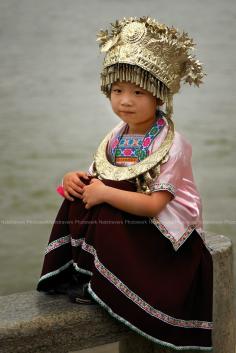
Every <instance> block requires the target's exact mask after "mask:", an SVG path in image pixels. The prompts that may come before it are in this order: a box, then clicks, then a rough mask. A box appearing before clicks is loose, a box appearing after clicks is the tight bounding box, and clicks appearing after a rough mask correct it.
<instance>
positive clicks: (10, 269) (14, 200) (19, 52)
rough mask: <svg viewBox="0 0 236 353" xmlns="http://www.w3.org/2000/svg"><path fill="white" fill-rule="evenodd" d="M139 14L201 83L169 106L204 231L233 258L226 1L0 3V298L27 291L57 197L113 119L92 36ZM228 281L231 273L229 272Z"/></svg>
mask: <svg viewBox="0 0 236 353" xmlns="http://www.w3.org/2000/svg"><path fill="white" fill-rule="evenodd" d="M143 15H149V16H152V17H154V18H156V19H158V20H159V21H160V22H164V23H166V24H169V25H172V24H173V25H174V26H176V27H178V28H179V29H184V30H185V31H187V32H188V33H189V34H190V35H191V36H193V38H194V39H195V42H196V43H197V44H198V45H197V49H198V50H197V52H196V53H197V56H198V58H199V59H200V60H201V61H202V62H203V63H204V66H205V70H206V72H207V77H206V78H205V84H204V85H203V86H202V87H201V88H199V89H198V88H192V87H189V86H187V85H186V86H184V87H183V88H182V90H181V94H179V95H177V96H176V97H175V101H174V111H175V115H174V120H175V123H176V129H177V130H179V131H180V132H182V133H183V134H184V135H185V137H186V138H187V139H188V140H189V141H191V143H192V146H193V168H194V175H195V179H196V183H197V185H198V189H199V191H200V193H201V195H202V200H203V214H204V222H205V229H206V230H209V231H212V232H215V233H218V234H224V235H227V236H229V237H230V238H231V239H232V241H233V243H234V249H236V240H235V235H236V212H235V208H236V207H235V199H236V188H235V176H236V173H235V147H236V123H235V119H236V104H235V97H236V88H235V87H236V84H235V82H236V77H235V76H236V75H235V54H236V50H235V48H236V47H235V38H236V36H235V32H236V25H235V23H236V3H235V1H234V0H225V1H220V0H204V1H202V0H201V1H197V2H196V1H193V0H184V1H173V0H169V1H159V0H155V1H154V0H152V1H145V2H144V1H143V0H138V1H132V0H130V1H129V2H127V1H123V0H120V1H114V0H110V1H107V0H99V1H98V0H97V1H95V0H92V1H82V0H80V1H78V0H70V1H66V0H40V1H36V0H20V1H19V0H1V1H0V153H1V161H0V162H1V164H0V198H1V206H0V269H1V271H0V295H4V294H8V293H13V292H20V291H26V290H31V289H34V288H35V286H36V283H37V280H38V277H39V275H40V271H41V265H42V259H43V251H44V248H45V246H46V243H47V241H48V237H49V233H50V230H51V226H52V222H53V220H54V218H55V216H56V213H57V211H58V208H59V206H60V204H61V202H62V199H61V198H60V197H59V196H58V195H57V194H56V192H55V188H56V186H57V185H58V184H59V183H60V181H61V178H62V176H63V175H64V174H65V173H66V172H67V171H70V170H86V169H87V167H88V165H89V164H90V162H91V161H92V158H93V152H94V151H95V149H96V147H97V145H98V143H99V142H100V140H101V138H102V137H103V136H104V135H105V133H107V132H108V131H109V130H110V129H111V128H112V127H113V126H114V125H115V124H116V123H117V122H118V118H116V117H115V116H114V114H113V113H112V111H111V108H110V107H109V103H108V100H107V99H106V98H105V96H103V95H102V94H101V93H100V89H99V72H100V67H101V61H102V55H100V53H99V50H98V45H97V43H96V41H95V39H96V33H97V32H98V31H99V30H100V29H101V28H103V29H105V28H107V24H109V23H110V22H114V21H115V20H116V19H117V18H121V17H124V16H125V17H129V16H143ZM235 273H236V271H235Z"/></svg>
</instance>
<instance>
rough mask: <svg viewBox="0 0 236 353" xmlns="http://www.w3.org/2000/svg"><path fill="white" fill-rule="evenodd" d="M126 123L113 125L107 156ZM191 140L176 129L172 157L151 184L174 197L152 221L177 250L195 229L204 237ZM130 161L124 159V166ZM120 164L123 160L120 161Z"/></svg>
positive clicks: (152, 149)
mask: <svg viewBox="0 0 236 353" xmlns="http://www.w3.org/2000/svg"><path fill="white" fill-rule="evenodd" d="M125 127H126V124H125V123H122V124H120V125H119V126H117V127H115V128H114V129H113V134H112V136H111V139H110V141H109V143H108V147H107V156H108V159H109V157H111V146H112V145H113V143H114V140H115V139H116V138H117V136H118V135H120V134H122V133H123V131H124V129H125ZM167 130H168V127H167V125H166V126H164V128H163V129H162V130H161V131H160V133H159V134H158V135H157V136H156V138H155V140H154V142H153V143H152V144H151V146H150V148H149V153H153V152H155V151H156V150H157V149H158V148H159V146H160V145H161V143H162V142H163V140H164V139H165V136H166V134H167ZM191 157H192V147H191V144H190V143H189V142H188V141H187V140H186V139H185V138H184V137H183V136H182V135H181V134H180V133H179V132H177V131H175V135H174V140H173V144H172V146H171V148H170V151H169V159H168V161H167V162H166V163H164V164H162V165H161V173H160V175H159V176H158V177H157V178H156V179H154V180H153V181H152V182H151V183H150V184H149V185H148V186H149V188H150V190H151V191H152V192H157V191H161V190H167V191H169V192H170V193H171V194H172V195H173V196H174V197H173V199H172V200H171V201H170V202H169V203H168V204H167V205H166V207H165V208H164V209H163V210H162V211H161V212H160V213H159V214H157V215H156V216H155V217H153V218H150V220H151V222H152V223H153V224H154V225H155V226H156V227H157V228H158V229H159V230H160V232H161V233H162V234H163V235H164V236H165V237H166V238H168V239H169V240H170V241H171V243H172V245H173V248H174V249H175V250H178V249H179V247H180V246H181V245H182V244H183V243H184V242H185V240H186V239H187V238H188V237H189V236H190V234H191V233H192V231H193V230H194V229H196V231H197V232H198V233H199V235H200V236H201V237H202V238H203V240H204V239H205V237H204V232H203V228H202V227H203V224H202V203H201V198H200V195H199V192H198V190H197V187H196V184H195V181H194V176H193V171H192V163H191ZM126 165H130V163H128V162H124V163H123V166H126ZM92 166H93V164H92V165H91V166H90V168H89V171H88V172H89V173H90V174H91V173H92ZM119 166H120V164H119Z"/></svg>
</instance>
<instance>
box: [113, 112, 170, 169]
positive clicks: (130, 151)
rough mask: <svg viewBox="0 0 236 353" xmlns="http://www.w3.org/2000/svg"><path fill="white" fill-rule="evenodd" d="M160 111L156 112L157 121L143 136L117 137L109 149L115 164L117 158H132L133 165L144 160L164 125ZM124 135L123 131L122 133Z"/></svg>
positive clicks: (162, 114)
mask: <svg viewBox="0 0 236 353" xmlns="http://www.w3.org/2000/svg"><path fill="white" fill-rule="evenodd" d="M164 115H165V114H164V113H163V112H162V111H158V115H157V119H156V121H155V123H154V125H153V126H152V127H151V129H150V130H149V131H148V132H147V133H146V134H145V135H122V134H121V135H118V137H116V139H115V141H114V142H113V143H112V147H111V157H112V161H113V163H114V164H115V163H116V162H117V161H116V158H117V157H120V156H121V157H124V156H130V157H131V156H132V157H134V161H133V162H134V163H137V158H138V161H141V160H143V159H145V158H146V157H147V156H148V155H149V151H148V148H149V147H150V145H151V143H152V142H153V141H154V139H155V137H156V136H157V135H158V134H159V133H160V131H161V130H162V128H163V127H164V125H165V120H164V119H163V116H164ZM123 133H124V131H123Z"/></svg>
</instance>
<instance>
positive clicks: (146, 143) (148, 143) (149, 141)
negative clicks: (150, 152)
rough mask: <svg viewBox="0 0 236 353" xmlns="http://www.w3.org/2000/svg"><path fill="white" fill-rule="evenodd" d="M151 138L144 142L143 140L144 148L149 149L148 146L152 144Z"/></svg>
mask: <svg viewBox="0 0 236 353" xmlns="http://www.w3.org/2000/svg"><path fill="white" fill-rule="evenodd" d="M151 141H152V140H151V138H150V137H146V138H145V139H144V140H143V146H144V147H147V146H149V145H150V143H151Z"/></svg>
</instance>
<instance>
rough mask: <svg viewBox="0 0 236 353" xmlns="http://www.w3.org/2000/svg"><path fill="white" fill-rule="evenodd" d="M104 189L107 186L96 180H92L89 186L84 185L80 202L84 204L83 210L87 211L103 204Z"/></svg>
mask: <svg viewBox="0 0 236 353" xmlns="http://www.w3.org/2000/svg"><path fill="white" fill-rule="evenodd" d="M106 188H107V186H106V185H105V184H103V182H102V181H101V180H99V179H96V178H93V179H92V180H91V181H90V184H89V185H85V186H84V188H83V192H82V200H83V202H84V204H85V208H87V209H89V208H91V207H93V206H95V205H98V204H100V203H102V202H105V193H106Z"/></svg>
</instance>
